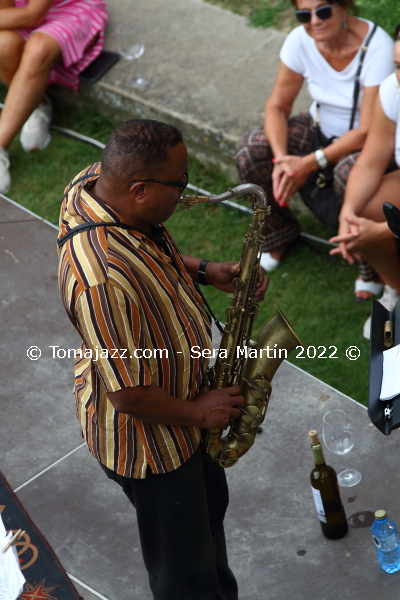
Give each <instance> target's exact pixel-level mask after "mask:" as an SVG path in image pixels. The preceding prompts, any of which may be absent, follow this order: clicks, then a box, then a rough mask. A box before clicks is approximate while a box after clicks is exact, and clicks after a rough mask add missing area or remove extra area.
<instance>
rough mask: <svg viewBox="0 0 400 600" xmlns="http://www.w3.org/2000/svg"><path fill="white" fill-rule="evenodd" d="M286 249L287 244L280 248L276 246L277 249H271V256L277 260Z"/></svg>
mask: <svg viewBox="0 0 400 600" xmlns="http://www.w3.org/2000/svg"><path fill="white" fill-rule="evenodd" d="M285 250H286V246H280V247H279V248H275V250H271V256H272V258H274V259H275V260H281V258H282V256H283V253H284V252H285Z"/></svg>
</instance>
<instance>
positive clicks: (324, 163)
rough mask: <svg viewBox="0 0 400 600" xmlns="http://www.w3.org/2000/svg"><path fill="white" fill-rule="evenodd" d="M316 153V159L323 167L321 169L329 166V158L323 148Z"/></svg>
mask: <svg viewBox="0 0 400 600" xmlns="http://www.w3.org/2000/svg"><path fill="white" fill-rule="evenodd" d="M314 154H315V160H316V161H317V163H318V166H320V167H321V169H325V168H326V167H327V166H328V159H327V158H326V156H325V154H324V153H323V151H322V150H316V151H315V152H314Z"/></svg>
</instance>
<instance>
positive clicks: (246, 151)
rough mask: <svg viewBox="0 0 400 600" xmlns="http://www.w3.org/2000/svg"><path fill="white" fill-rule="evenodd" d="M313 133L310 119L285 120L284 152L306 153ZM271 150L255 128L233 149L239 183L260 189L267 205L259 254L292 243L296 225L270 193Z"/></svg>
mask: <svg viewBox="0 0 400 600" xmlns="http://www.w3.org/2000/svg"><path fill="white" fill-rule="evenodd" d="M312 134H313V128H312V117H311V115H310V114H309V113H308V112H307V113H300V114H299V115H296V116H295V117H291V118H290V119H289V120H288V153H289V154H300V153H304V154H307V153H308V152H310V150H311V139H312ZM272 158H273V154H272V150H271V147H270V145H269V143H268V142H267V140H266V138H265V136H264V132H263V130H262V129H256V130H255V131H252V132H251V133H250V134H249V135H247V136H245V137H244V138H243V139H242V140H241V141H240V142H239V144H238V145H237V148H236V164H237V168H238V171H239V176H240V179H241V181H242V182H243V183H255V184H256V185H259V186H261V187H262V188H263V189H264V190H265V192H266V194H267V197H268V201H269V203H270V204H271V214H270V215H269V217H268V220H267V225H266V227H265V229H264V235H265V238H266V239H265V242H264V247H263V252H271V250H274V249H275V248H279V247H280V246H286V245H288V244H291V243H293V242H295V241H296V239H297V238H298V236H299V233H300V225H299V222H298V221H297V219H296V217H295V216H294V215H293V213H292V212H291V210H290V209H289V208H287V207H283V206H279V204H278V203H277V202H276V201H275V199H274V196H273V193H272V169H273V163H272Z"/></svg>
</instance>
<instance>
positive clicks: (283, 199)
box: [272, 153, 318, 206]
mask: <svg viewBox="0 0 400 600" xmlns="http://www.w3.org/2000/svg"><path fill="white" fill-rule="evenodd" d="M273 162H274V170H273V172H272V182H273V192H274V196H275V200H276V201H277V202H278V203H279V204H280V205H281V206H288V205H289V201H290V198H291V197H292V196H293V194H294V193H295V192H297V191H298V190H299V189H300V188H301V186H302V185H304V183H305V182H306V180H307V177H308V176H309V174H310V173H311V172H312V171H315V170H316V169H317V168H318V165H317V162H316V160H315V156H314V153H312V154H307V155H306V156H291V155H287V156H282V157H280V158H274V159H273Z"/></svg>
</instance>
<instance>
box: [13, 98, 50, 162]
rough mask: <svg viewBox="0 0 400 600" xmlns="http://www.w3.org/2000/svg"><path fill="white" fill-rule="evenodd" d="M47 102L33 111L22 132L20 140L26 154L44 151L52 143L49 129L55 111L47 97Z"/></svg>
mask: <svg viewBox="0 0 400 600" xmlns="http://www.w3.org/2000/svg"><path fill="white" fill-rule="evenodd" d="M45 100H46V101H45V102H41V103H40V104H39V106H38V107H37V108H36V109H35V110H34V111H33V113H32V114H31V116H30V117H29V119H28V120H27V121H26V123H25V124H24V126H23V128H22V130H21V135H20V138H19V139H20V141H21V145H22V147H23V149H24V150H25V152H33V151H34V150H44V148H46V147H47V146H48V145H49V143H50V140H51V133H50V131H49V127H50V121H51V118H52V115H53V109H52V106H51V102H50V100H49V99H48V98H47V97H45Z"/></svg>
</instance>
